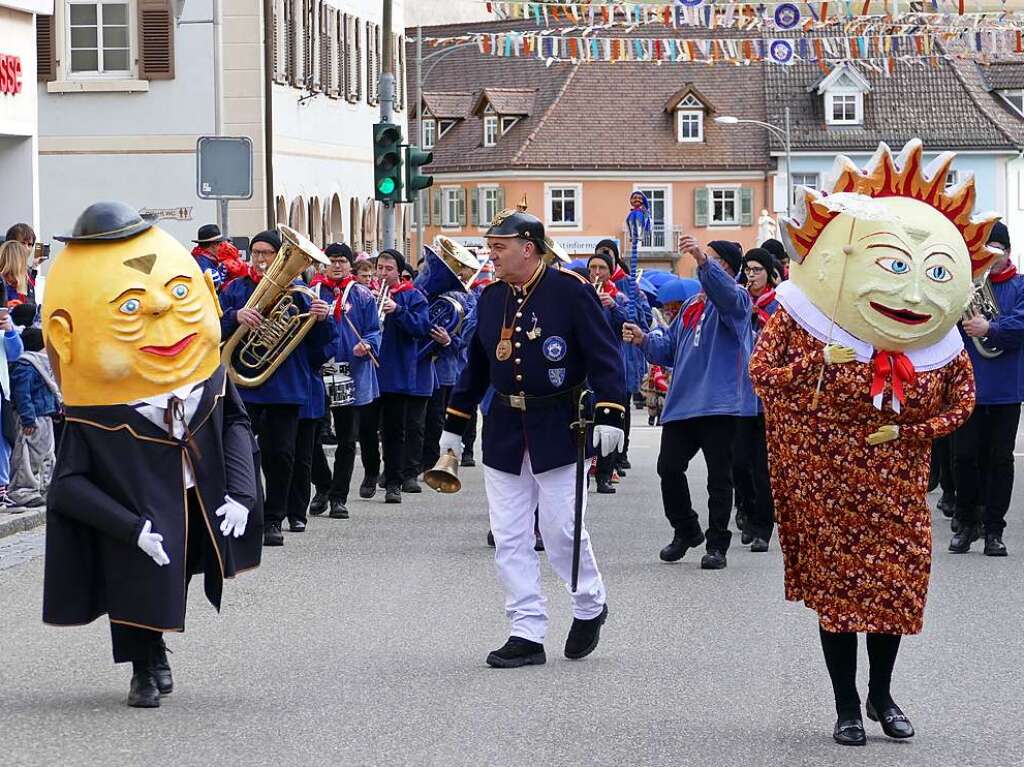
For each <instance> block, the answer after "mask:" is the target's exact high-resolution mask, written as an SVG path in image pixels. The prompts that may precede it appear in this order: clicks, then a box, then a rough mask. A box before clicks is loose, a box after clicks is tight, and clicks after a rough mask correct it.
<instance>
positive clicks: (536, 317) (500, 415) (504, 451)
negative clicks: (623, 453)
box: [440, 210, 625, 668]
mask: <svg viewBox="0 0 1024 767" xmlns="http://www.w3.org/2000/svg"><path fill="white" fill-rule="evenodd" d="M486 237H487V245H488V247H489V248H490V251H491V259H492V260H493V262H494V269H495V275H496V276H497V277H498V281H497V282H495V283H493V284H492V285H491V286H489V287H488V288H487V289H485V290H484V291H483V293H481V295H480V300H479V303H478V304H477V318H478V319H477V329H476V333H475V335H474V336H473V338H472V340H471V341H470V347H469V361H468V364H467V366H466V369H465V370H464V371H463V372H462V374H461V376H460V378H459V381H458V383H457V384H456V386H455V389H454V391H453V392H452V396H451V400H450V402H449V407H448V410H447V415H446V420H445V432H444V434H442V436H441V442H440V449H441V453H442V455H443V454H445V452H446V451H447V450H452V451H453V452H454V453H455V455H462V435H463V433H464V432H465V430H466V426H467V424H468V423H469V421H470V415H471V414H472V413H473V412H474V411H475V410H476V407H477V405H478V404H479V403H480V400H481V399H482V398H483V396H484V394H485V392H486V391H487V389H488V387H489V386H492V387H493V388H494V391H495V396H494V400H493V403H492V404H491V407H490V410H489V412H488V417H487V418H486V419H485V420H484V431H483V463H484V482H485V486H486V489H487V498H488V505H489V511H490V521H491V530H492V531H493V532H494V542H495V554H494V557H495V563H496V565H497V570H498V575H499V578H500V579H501V582H502V585H503V586H504V588H505V611H506V613H507V614H508V616H509V618H510V620H511V631H510V636H509V639H508V641H507V642H506V643H505V645H504V646H503V647H501V648H500V649H498V650H495V651H494V652H492V653H491V654H490V655H488V657H487V663H488V665H490V666H494V667H499V668H514V667H518V666H526V665H532V664H537V665H539V664H542V663H544V662H545V655H544V644H543V643H544V638H545V634H546V632H547V625H548V616H547V609H546V599H545V597H544V595H543V593H542V592H541V580H540V560H539V558H538V555H537V553H536V552H535V551H534V542H535V538H534V529H533V515H534V509H535V508H538V507H539V510H540V511H539V521H540V531H541V534H542V535H543V538H544V543H545V546H546V549H547V555H548V561H549V562H550V563H551V567H552V569H553V570H554V571H555V573H556V574H557V575H558V577H559V578H561V579H562V580H563V581H565V582H566V583H569V582H570V579H571V570H572V548H573V517H574V502H575V481H576V476H575V475H576V467H575V463H576V456H577V448H576V441H575V435H574V433H573V431H572V428H571V424H572V422H574V421H575V420H576V418H577V402H578V400H579V396H580V393H581V392H582V391H583V389H584V387H589V388H590V389H592V390H593V392H594V401H595V426H594V429H593V436H592V440H590V441H588V444H591V443H592V444H593V445H594V446H595V447H599V448H600V452H601V454H602V455H608V454H610V453H611V452H612V451H614V450H616V449H619V448H621V447H622V442H623V437H624V434H623V430H622V423H623V412H624V411H623V406H622V404H621V403H622V402H624V401H625V392H624V391H623V389H624V384H623V382H624V380H625V375H624V373H623V369H622V356H621V354H620V353H619V346H618V342H617V339H616V337H615V334H614V333H613V332H612V329H611V326H610V325H609V324H608V322H606V321H605V318H604V316H603V314H602V310H601V304H600V302H599V301H598V299H597V294H596V293H595V291H594V289H593V287H591V286H590V285H588V284H587V283H586V282H585V281H584V280H583V279H581V278H580V277H579V276H578V275H576V274H574V273H572V272H565V271H560V270H558V269H555V268H552V267H548V266H545V264H544V262H543V260H542V258H541V257H542V255H543V254H544V253H546V252H547V247H546V246H545V244H544V225H543V224H542V223H541V222H540V221H539V220H538V219H537V218H536V217H534V216H532V215H530V214H528V213H525V212H520V211H516V210H511V211H503V212H501V213H499V214H498V215H497V216H496V217H495V219H494V221H493V222H492V223H491V227H490V229H488V231H487V233H486ZM585 498H586V494H584V503H585ZM581 541H582V547H581V554H580V571H579V584H578V588H577V591H576V593H575V594H573V596H572V605H573V616H574V620H573V624H572V629H571V630H570V632H569V637H568V639H567V640H566V644H565V654H566V657H568V658H572V659H578V658H583V657H585V656H586V655H589V654H590V653H591V652H592V651H593V650H594V648H595V647H597V642H598V639H599V636H600V631H601V625H602V624H603V623H604V621H605V619H606V618H607V616H608V608H607V606H606V604H605V588H604V582H603V581H602V579H601V573H600V572H599V571H598V568H597V562H596V560H595V559H594V552H593V550H592V548H591V545H590V537H589V535H588V534H587V532H586V530H585V529H584V530H582V531H581Z"/></svg>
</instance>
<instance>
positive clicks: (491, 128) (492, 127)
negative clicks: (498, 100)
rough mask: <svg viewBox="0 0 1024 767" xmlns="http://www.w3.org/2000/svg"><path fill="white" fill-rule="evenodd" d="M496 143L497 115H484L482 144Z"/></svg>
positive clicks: (492, 144) (493, 144)
mask: <svg viewBox="0 0 1024 767" xmlns="http://www.w3.org/2000/svg"><path fill="white" fill-rule="evenodd" d="M497 145H498V116H497V115H487V116H486V117H484V146H497Z"/></svg>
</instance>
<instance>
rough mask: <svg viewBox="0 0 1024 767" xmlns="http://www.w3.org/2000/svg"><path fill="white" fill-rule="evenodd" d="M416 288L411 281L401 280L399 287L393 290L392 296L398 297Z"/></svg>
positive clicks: (396, 286)
mask: <svg viewBox="0 0 1024 767" xmlns="http://www.w3.org/2000/svg"><path fill="white" fill-rule="evenodd" d="M415 289H416V286H415V285H413V284H412V282H410V281H409V280H400V281H399V282H398V284H397V285H395V286H394V287H392V288H391V295H392V296H397V295H398V294H399V293H405V292H406V291H407V290H415Z"/></svg>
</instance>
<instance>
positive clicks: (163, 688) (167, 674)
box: [149, 637, 174, 695]
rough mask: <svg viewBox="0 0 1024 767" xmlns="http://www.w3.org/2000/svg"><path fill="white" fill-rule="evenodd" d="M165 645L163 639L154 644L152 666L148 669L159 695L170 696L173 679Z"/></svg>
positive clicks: (172, 690) (172, 689)
mask: <svg viewBox="0 0 1024 767" xmlns="http://www.w3.org/2000/svg"><path fill="white" fill-rule="evenodd" d="M167 652H168V651H167V644H166V643H165V642H164V640H163V638H162V637H161V639H160V640H159V641H158V642H157V643H156V647H155V648H154V650H153V665H152V666H150V667H149V670H150V673H152V674H153V679H154V680H155V681H156V688H157V689H158V690H159V691H160V694H161V695H170V694H171V693H172V692H174V677H173V676H171V664H170V663H168V661H167Z"/></svg>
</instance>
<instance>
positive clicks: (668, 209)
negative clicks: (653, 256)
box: [623, 182, 710, 252]
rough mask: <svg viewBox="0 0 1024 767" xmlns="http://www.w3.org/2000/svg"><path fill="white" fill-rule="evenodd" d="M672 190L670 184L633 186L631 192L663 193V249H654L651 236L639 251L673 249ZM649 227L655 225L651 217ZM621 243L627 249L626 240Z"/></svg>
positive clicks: (638, 184)
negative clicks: (649, 243)
mask: <svg viewBox="0 0 1024 767" xmlns="http://www.w3.org/2000/svg"><path fill="white" fill-rule="evenodd" d="M672 188H673V187H672V184H655V183H652V184H645V183H643V182H639V183H636V184H633V191H634V192H643V193H645V194H646V193H647V192H664V193H665V222H664V223H665V234H664V237H665V247H663V248H656V247H654V243H653V236H652V238H651V239H652V243H651V245H649V246H648V245H644V244H643V241H641V243H640V250H641V251H648V250H654V251H659V252H662V251H665V250H672V249H673V248H674V247H675V243H674V242H673V241H672V232H673V229H672ZM648 199H650V198H649V197H648ZM709 199H710V198H709ZM651 225H652V226H654V225H655V221H654V220H653V217H652V220H651ZM627 239H628V238H627ZM623 242H626V244H627V247H628V245H629V243H628V242H627V240H626V239H624V240H623Z"/></svg>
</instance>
